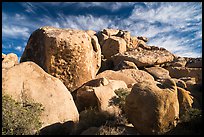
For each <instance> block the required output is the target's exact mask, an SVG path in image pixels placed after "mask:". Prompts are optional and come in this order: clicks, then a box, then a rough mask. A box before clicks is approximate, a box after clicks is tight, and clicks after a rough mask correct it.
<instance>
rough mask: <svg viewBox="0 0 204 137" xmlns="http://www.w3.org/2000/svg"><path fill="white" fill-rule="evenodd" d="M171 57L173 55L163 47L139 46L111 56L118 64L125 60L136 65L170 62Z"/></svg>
mask: <svg viewBox="0 0 204 137" xmlns="http://www.w3.org/2000/svg"><path fill="white" fill-rule="evenodd" d="M173 59H174V55H173V54H171V53H170V52H169V51H167V50H165V49H161V48H158V49H151V48H150V49H143V48H141V47H138V48H136V49H133V50H131V51H126V52H125V53H120V54H117V55H115V56H113V58H112V60H113V62H114V64H118V63H119V62H120V61H122V60H125V61H131V62H133V63H135V65H136V66H137V67H146V66H152V65H158V64H162V63H165V62H170V61H172V60H173Z"/></svg>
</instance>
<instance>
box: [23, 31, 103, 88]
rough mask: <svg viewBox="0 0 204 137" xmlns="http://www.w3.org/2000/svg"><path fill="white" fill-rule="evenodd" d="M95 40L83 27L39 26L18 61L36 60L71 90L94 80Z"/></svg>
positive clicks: (98, 57)
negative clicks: (79, 28) (77, 28)
mask: <svg viewBox="0 0 204 137" xmlns="http://www.w3.org/2000/svg"><path fill="white" fill-rule="evenodd" d="M97 40H98V39H97V37H95V38H94V36H93V37H91V36H89V35H88V34H87V33H86V32H85V31H82V30H74V29H59V28H54V27H42V28H40V29H38V30H36V31H35V32H33V33H32V35H31V36H30V38H29V41H28V43H27V46H26V48H25V50H24V52H23V55H22V57H21V60H20V62H25V61H33V62H35V63H36V64H38V65H39V66H40V67H41V68H43V69H44V70H45V71H46V72H47V73H49V74H51V75H52V76H55V77H57V78H59V79H60V80H61V81H63V83H64V84H65V86H66V87H67V88H68V89H69V91H70V92H72V91H74V90H75V89H77V88H79V87H80V86H81V85H83V84H84V83H85V82H87V81H89V80H91V79H93V78H94V77H95V75H96V73H97V71H98V70H99V68H100V65H101V49H100V45H99V44H98V41H97Z"/></svg>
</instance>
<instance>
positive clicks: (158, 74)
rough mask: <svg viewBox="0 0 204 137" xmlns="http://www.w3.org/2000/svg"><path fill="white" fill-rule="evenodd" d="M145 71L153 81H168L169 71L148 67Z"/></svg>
mask: <svg viewBox="0 0 204 137" xmlns="http://www.w3.org/2000/svg"><path fill="white" fill-rule="evenodd" d="M145 70H146V71H147V72H148V73H150V74H151V75H152V76H153V77H154V78H155V79H169V78H171V77H170V76H169V71H168V70H166V69H164V68H162V67H158V66H156V67H149V68H145Z"/></svg>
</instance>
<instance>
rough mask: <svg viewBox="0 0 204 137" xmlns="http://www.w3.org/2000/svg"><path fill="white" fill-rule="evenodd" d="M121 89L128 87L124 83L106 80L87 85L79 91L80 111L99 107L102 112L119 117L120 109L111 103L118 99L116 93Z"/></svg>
mask: <svg viewBox="0 0 204 137" xmlns="http://www.w3.org/2000/svg"><path fill="white" fill-rule="evenodd" d="M119 88H127V85H126V84H125V82H123V81H118V80H108V79H106V78H98V79H94V80H91V81H89V82H87V83H85V84H84V85H83V86H82V87H80V88H79V89H78V90H77V99H76V103H77V106H78V109H79V110H84V109H85V108H86V107H87V108H88V107H90V106H92V107H95V106H97V107H98V108H99V110H100V111H102V112H107V113H109V114H111V115H118V114H119V113H120V109H119V108H118V107H117V106H115V105H114V104H111V103H110V102H111V101H113V99H114V98H117V95H116V94H115V92H114V91H115V90H116V89H119Z"/></svg>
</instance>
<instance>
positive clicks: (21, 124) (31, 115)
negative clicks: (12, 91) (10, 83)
mask: <svg viewBox="0 0 204 137" xmlns="http://www.w3.org/2000/svg"><path fill="white" fill-rule="evenodd" d="M42 110H43V109H42V105H41V104H39V103H29V104H28V103H20V102H16V101H15V100H13V99H12V98H11V97H10V96H8V95H4V94H2V135H33V134H35V133H37V131H38V129H39V128H40V127H41V124H42V123H41V122H40V120H39V116H40V114H41V112H42Z"/></svg>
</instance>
